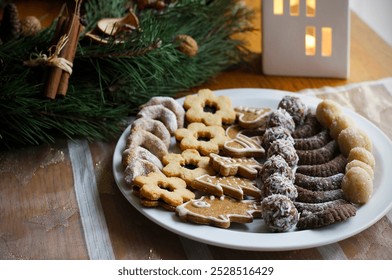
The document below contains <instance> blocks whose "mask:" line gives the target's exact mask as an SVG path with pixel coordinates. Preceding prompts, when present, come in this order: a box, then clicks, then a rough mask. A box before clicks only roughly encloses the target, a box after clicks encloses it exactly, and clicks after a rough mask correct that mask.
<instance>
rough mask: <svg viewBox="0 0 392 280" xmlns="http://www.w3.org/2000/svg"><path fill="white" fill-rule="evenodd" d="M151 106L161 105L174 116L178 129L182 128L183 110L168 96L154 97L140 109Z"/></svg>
mask: <svg viewBox="0 0 392 280" xmlns="http://www.w3.org/2000/svg"><path fill="white" fill-rule="evenodd" d="M151 105H163V106H164V107H166V108H167V109H169V110H170V111H172V112H173V113H174V114H175V115H176V118H177V126H178V128H182V127H184V119H185V110H184V108H183V107H182V106H181V105H180V104H179V103H178V102H177V101H176V100H175V99H174V98H172V97H169V96H154V97H152V98H151V99H150V100H149V101H148V102H147V103H145V104H144V105H142V106H141V108H144V107H147V106H151Z"/></svg>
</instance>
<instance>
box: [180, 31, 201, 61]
mask: <svg viewBox="0 0 392 280" xmlns="http://www.w3.org/2000/svg"><path fill="white" fill-rule="evenodd" d="M175 42H176V43H177V44H178V46H177V50H179V51H180V52H182V53H184V54H186V55H187V56H189V57H192V56H195V55H196V54H197V52H198V50H199V47H198V45H197V42H196V41H195V39H193V38H192V37H191V36H189V35H184V34H181V35H177V36H176V38H175Z"/></svg>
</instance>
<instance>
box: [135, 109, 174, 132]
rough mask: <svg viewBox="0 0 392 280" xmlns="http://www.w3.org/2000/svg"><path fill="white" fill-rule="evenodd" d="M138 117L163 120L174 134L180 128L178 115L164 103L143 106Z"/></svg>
mask: <svg viewBox="0 0 392 280" xmlns="http://www.w3.org/2000/svg"><path fill="white" fill-rule="evenodd" d="M136 118H147V119H153V120H158V121H161V122H162V123H163V124H164V125H165V126H166V128H167V130H168V131H169V132H170V135H173V134H174V132H175V131H176V130H177V128H178V126H177V117H176V115H175V114H174V113H173V112H172V111H170V110H169V109H167V108H166V107H164V106H163V105H151V106H146V107H143V108H142V109H141V110H140V111H139V113H138V114H137V115H136Z"/></svg>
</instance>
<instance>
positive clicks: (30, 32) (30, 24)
mask: <svg viewBox="0 0 392 280" xmlns="http://www.w3.org/2000/svg"><path fill="white" fill-rule="evenodd" d="M20 23H21V30H20V33H21V35H22V36H26V37H27V36H35V35H37V34H38V32H40V31H41V29H42V26H41V22H40V21H39V19H38V18H36V17H35V16H27V17H25V18H24V19H22V20H21V21H20Z"/></svg>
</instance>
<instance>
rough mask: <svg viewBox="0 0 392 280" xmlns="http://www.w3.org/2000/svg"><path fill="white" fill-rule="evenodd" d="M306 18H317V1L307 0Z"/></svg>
mask: <svg viewBox="0 0 392 280" xmlns="http://www.w3.org/2000/svg"><path fill="white" fill-rule="evenodd" d="M306 16H307V17H315V16H316V0H306Z"/></svg>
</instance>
